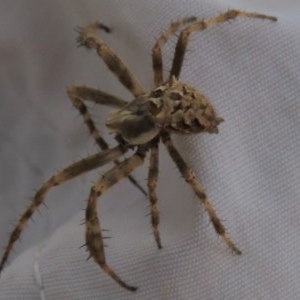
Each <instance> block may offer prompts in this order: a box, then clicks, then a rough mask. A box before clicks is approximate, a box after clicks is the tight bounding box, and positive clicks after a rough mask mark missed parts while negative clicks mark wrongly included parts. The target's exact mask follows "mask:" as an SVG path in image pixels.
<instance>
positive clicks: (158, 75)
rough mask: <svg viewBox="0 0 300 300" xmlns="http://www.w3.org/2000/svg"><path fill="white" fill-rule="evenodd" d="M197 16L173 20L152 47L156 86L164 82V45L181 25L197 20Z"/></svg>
mask: <svg viewBox="0 0 300 300" xmlns="http://www.w3.org/2000/svg"><path fill="white" fill-rule="evenodd" d="M196 19H197V18H196V17H188V18H184V19H181V20H178V21H176V22H172V23H171V24H170V26H169V28H168V29H167V30H166V31H165V32H164V33H162V34H161V36H160V37H159V38H158V39H157V41H156V42H155V44H154V46H153V48H152V66H153V71H154V83H155V86H159V85H161V84H162V82H163V61H162V47H163V46H164V45H165V44H166V43H167V42H168V40H169V39H170V38H171V37H172V36H173V35H174V34H175V32H176V31H177V30H178V28H179V27H180V26H181V25H184V24H187V23H190V22H194V21H196Z"/></svg>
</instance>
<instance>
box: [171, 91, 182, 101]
mask: <svg viewBox="0 0 300 300" xmlns="http://www.w3.org/2000/svg"><path fill="white" fill-rule="evenodd" d="M169 97H170V99H171V100H181V99H182V95H181V94H179V93H176V92H172V93H171V94H170V96H169Z"/></svg>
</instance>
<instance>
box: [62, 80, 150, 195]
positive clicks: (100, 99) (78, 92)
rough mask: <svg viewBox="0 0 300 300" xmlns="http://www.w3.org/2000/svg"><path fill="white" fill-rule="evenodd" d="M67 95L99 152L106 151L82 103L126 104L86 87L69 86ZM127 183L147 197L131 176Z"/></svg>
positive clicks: (117, 105)
mask: <svg viewBox="0 0 300 300" xmlns="http://www.w3.org/2000/svg"><path fill="white" fill-rule="evenodd" d="M67 94H68V97H69V99H70V100H71V102H72V104H73V105H74V107H75V108H76V109H77V110H78V111H79V113H80V114H81V116H82V118H83V120H84V122H85V124H86V126H87V128H88V130H89V132H90V134H91V135H92V137H93V138H94V140H95V142H96V144H97V145H98V146H99V148H100V149H101V150H106V149H108V148H109V147H108V144H107V142H106V141H105V140H104V139H103V138H102V136H101V135H100V132H99V131H98V129H97V128H96V126H95V123H94V121H93V120H92V117H91V115H90V113H89V111H88V109H87V106H86V105H85V103H84V101H91V102H94V103H96V104H100V105H106V106H110V107H117V108H121V107H123V106H124V105H126V104H127V103H128V102H127V101H125V100H123V99H120V98H118V97H116V96H114V95H111V94H108V93H105V92H102V91H100V90H97V89H93V88H90V87H86V86H70V87H68V89H67ZM114 163H115V164H116V165H118V164H119V161H118V160H115V162H114ZM128 179H129V181H130V182H131V183H132V184H133V185H134V186H135V187H136V188H137V189H139V190H140V191H141V192H142V193H143V194H144V195H145V196H147V192H146V191H145V190H144V188H143V187H142V186H141V185H140V184H139V183H138V181H137V180H136V179H135V178H134V177H133V176H131V175H130V176H128Z"/></svg>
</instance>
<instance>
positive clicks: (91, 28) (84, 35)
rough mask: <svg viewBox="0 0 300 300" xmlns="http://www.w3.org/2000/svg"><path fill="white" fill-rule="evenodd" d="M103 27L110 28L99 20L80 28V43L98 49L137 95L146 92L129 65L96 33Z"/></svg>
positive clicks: (113, 70) (105, 60)
mask: <svg viewBox="0 0 300 300" xmlns="http://www.w3.org/2000/svg"><path fill="white" fill-rule="evenodd" d="M103 28H106V29H108V28H107V27H106V26H104V25H103V24H101V23H99V22H96V23H93V24H90V25H88V26H86V27H81V28H78V34H79V35H78V38H77V42H78V45H79V46H85V47H86V48H88V49H92V48H94V49H96V51H97V53H98V55H99V56H100V57H101V58H102V60H103V61H104V63H105V64H106V66H107V67H108V68H109V69H110V71H111V72H112V73H113V74H114V75H115V76H116V77H117V78H118V80H119V81H120V82H121V83H122V84H123V85H124V87H126V88H127V89H128V90H129V91H130V92H131V93H132V94H133V95H134V96H135V97H138V96H140V95H143V94H145V91H144V89H143V88H142V85H141V84H140V83H139V81H138V80H137V78H136V77H135V76H134V75H133V74H132V73H131V72H130V70H129V69H128V67H127V66H126V65H125V64H124V63H123V62H122V61H121V59H120V58H119V57H118V56H117V55H116V54H115V52H114V51H113V50H112V49H111V48H110V47H109V46H108V45H107V44H106V43H105V42H104V41H103V40H102V39H100V37H99V36H97V35H96V34H95V31H96V30H97V29H103ZM105 31H107V30H105Z"/></svg>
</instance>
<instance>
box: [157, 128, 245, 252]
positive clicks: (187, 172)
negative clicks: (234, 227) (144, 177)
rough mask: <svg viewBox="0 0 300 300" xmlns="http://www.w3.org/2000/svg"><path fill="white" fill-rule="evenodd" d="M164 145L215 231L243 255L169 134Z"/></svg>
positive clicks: (163, 137) (164, 138)
mask: <svg viewBox="0 0 300 300" xmlns="http://www.w3.org/2000/svg"><path fill="white" fill-rule="evenodd" d="M162 140H163V143H164V144H165V146H166V148H167V150H168V152H169V154H170V156H171V158H172V159H173V161H174V163H175V164H176V166H177V168H178V169H179V171H180V173H181V174H182V176H183V178H184V179H185V181H186V182H187V183H188V184H189V185H190V186H191V187H192V189H193V190H194V192H195V194H196V195H197V197H198V198H199V200H200V201H201V203H202V204H203V206H204V208H205V210H206V212H207V213H208V215H209V218H210V220H211V222H212V224H213V226H214V229H215V231H216V233H217V234H219V235H220V236H221V237H222V239H223V240H224V241H225V243H226V244H227V245H228V247H229V248H230V249H231V250H232V251H233V252H235V253H236V254H242V252H241V251H240V250H239V249H238V248H237V247H236V246H235V245H234V243H233V242H232V241H231V239H230V237H229V236H228V234H227V232H226V229H225V227H224V226H223V224H222V223H221V221H220V219H219V218H218V216H217V214H216V212H215V209H214V208H213V206H212V204H211V202H210V200H209V199H208V197H207V196H206V193H205V191H204V189H203V187H202V186H201V185H200V183H199V182H198V181H197V179H196V177H195V173H194V172H193V170H192V169H191V168H190V167H189V166H188V165H187V164H186V162H185V161H184V160H183V158H182V157H181V155H180V154H179V152H178V151H177V150H176V148H175V146H174V144H173V142H172V140H171V137H170V135H169V134H168V133H164V134H163V136H162Z"/></svg>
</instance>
